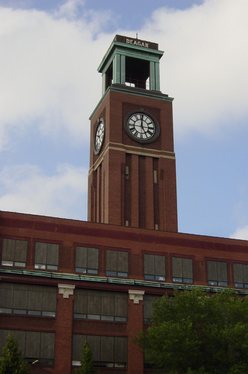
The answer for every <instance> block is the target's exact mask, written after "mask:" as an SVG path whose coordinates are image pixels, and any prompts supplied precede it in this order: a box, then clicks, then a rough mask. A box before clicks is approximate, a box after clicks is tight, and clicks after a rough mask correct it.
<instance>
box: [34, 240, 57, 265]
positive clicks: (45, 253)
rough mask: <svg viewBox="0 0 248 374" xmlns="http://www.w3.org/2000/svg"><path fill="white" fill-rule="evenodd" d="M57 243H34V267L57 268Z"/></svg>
mask: <svg viewBox="0 0 248 374" xmlns="http://www.w3.org/2000/svg"><path fill="white" fill-rule="evenodd" d="M58 261H59V245H58V244H51V243H40V242H36V243H35V265H34V268H35V269H40V270H51V271H53V270H58Z"/></svg>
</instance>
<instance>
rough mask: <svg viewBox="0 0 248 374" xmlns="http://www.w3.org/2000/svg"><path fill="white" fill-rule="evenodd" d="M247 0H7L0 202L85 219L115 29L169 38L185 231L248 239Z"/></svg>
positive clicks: (1, 43)
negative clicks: (94, 129) (92, 138)
mask: <svg viewBox="0 0 248 374" xmlns="http://www.w3.org/2000/svg"><path fill="white" fill-rule="evenodd" d="M247 14H248V1H247V0H235V1H233V0H198V1H197V0H132V1H130V0H126V1H125V2H124V1H120V0H0V82H1V83H0V209H1V210H5V211H15V212H24V213H32V214H41V215H48V216H55V217H65V218H72V219H80V220H87V175H88V166H89V116H90V114H91V113H92V111H93V110H94V108H95V106H96V104H97V103H98V101H99V99H100V98H101V76H100V74H99V73H98V72H97V67H98V65H99V63H100V61H101V59H102V57H103V55H104V53H105V52H106V50H107V48H108V47H109V45H110V43H111V41H112V40H113V38H114V36H115V34H122V35H126V36H130V37H135V35H136V33H138V35H139V38H140V39H145V40H149V41H153V42H157V43H159V48H160V49H161V50H163V51H164V56H163V58H162V59H161V62H160V75H161V90H162V92H163V93H167V94H169V96H171V97H174V102H173V110H174V134H175V151H176V163H177V164H176V165H177V195H178V217H179V231H180V232H185V233H193V234H201V235H211V236H218V237H235V238H240V239H248V173H247V161H248V147H247V142H248V105H247V97H248V40H247V35H248V23H247Z"/></svg>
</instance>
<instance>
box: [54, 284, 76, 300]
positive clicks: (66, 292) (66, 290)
mask: <svg viewBox="0 0 248 374" xmlns="http://www.w3.org/2000/svg"><path fill="white" fill-rule="evenodd" d="M58 289H59V294H60V295H63V299H69V297H70V296H72V295H73V294H74V289H75V286H74V284H64V283H59V284H58Z"/></svg>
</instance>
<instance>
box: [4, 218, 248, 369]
mask: <svg viewBox="0 0 248 374" xmlns="http://www.w3.org/2000/svg"><path fill="white" fill-rule="evenodd" d="M0 223H1V224H0V230H1V236H2V238H12V239H25V240H27V241H28V252H27V266H26V267H25V269H24V268H18V267H9V266H3V265H2V266H1V268H0V272H1V282H3V283H8V282H12V283H17V284H26V285H28V284H32V285H35V284H37V285H46V286H48V285H49V286H51V287H52V286H54V287H56V288H57V307H56V316H55V317H54V318H52V317H51V318H50V317H43V318H42V317H37V316H33V317H31V316H20V315H8V314H1V320H0V329H7V330H23V329H25V330H29V331H43V332H52V333H54V334H55V354H54V366H52V368H49V371H48V372H51V373H70V372H71V364H72V349H73V348H72V341H73V335H74V334H82V335H99V336H120V337H127V339H128V363H127V368H126V369H121V368H120V369H118V372H119V371H120V372H126V373H142V372H143V357H142V353H141V352H140V349H139V347H137V346H136V344H135V342H134V337H135V336H137V334H138V333H139V332H140V331H141V330H142V329H143V324H144V322H143V321H144V318H143V315H144V311H143V303H144V298H143V293H144V297H145V296H146V295H163V294H165V293H171V292H173V290H174V289H184V288H187V287H191V284H184V283H177V282H174V281H173V269H172V258H175V257H179V258H189V259H192V264H193V281H192V284H193V285H203V286H205V287H206V288H207V289H208V290H212V291H216V290H218V289H219V288H218V287H212V286H209V285H208V274H207V261H209V260H214V261H218V262H223V263H225V264H227V283H228V286H229V287H234V265H235V264H236V263H239V264H247V263H248V256H247V251H248V243H247V242H246V241H241V240H232V239H224V238H213V237H204V236H199V235H187V234H181V233H168V232H157V231H154V230H142V229H135V228H126V227H118V226H113V225H105V224H95V223H88V222H80V221H73V220H66V219H58V218H52V217H40V216H32V215H26V214H17V213H8V212H2V213H1V214H0ZM36 241H42V242H52V243H57V244H59V265H58V270H57V271H56V272H49V271H42V270H40V271H37V270H35V269H34V257H35V255H34V244H35V242H36ZM78 245H80V246H85V247H97V248H98V249H99V273H98V274H97V276H89V275H82V274H78V273H76V272H75V248H76V247H77V246H78ZM1 248H2V247H1ZM109 249H112V250H116V251H126V252H127V253H128V277H127V278H121V277H108V276H106V251H107V250H109ZM145 254H156V255H163V256H165V268H166V269H165V274H166V279H165V282H161V281H148V280H145V279H144V278H145V277H144V255H145ZM1 257H2V256H1ZM63 286H64V287H65V289H64V288H63ZM68 287H69V288H68ZM74 287H75V289H91V290H92V289H93V290H101V291H106V290H108V291H111V292H115V291H116V292H121V293H125V294H127V295H128V317H127V321H126V322H121V323H120V322H105V321H90V320H76V319H74V318H73V303H74ZM237 292H240V293H245V290H241V289H237ZM133 294H134V295H135V294H137V295H136V296H134V295H133ZM135 297H136V299H135V300H134V298H135ZM33 370H34V371H33V372H34V373H35V372H47V371H44V369H43V371H42V369H41V368H40V369H39V370H40V371H37V370H38V367H37V368H35V367H34V368H33ZM46 370H47V369H46ZM116 371H117V369H112V368H109V369H107V368H102V369H99V372H101V373H113V372H116ZM145 372H146V371H145Z"/></svg>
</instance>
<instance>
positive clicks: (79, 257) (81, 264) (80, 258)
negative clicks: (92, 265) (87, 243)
mask: <svg viewBox="0 0 248 374" xmlns="http://www.w3.org/2000/svg"><path fill="white" fill-rule="evenodd" d="M76 267H77V268H87V248H84V247H77V248H76Z"/></svg>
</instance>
